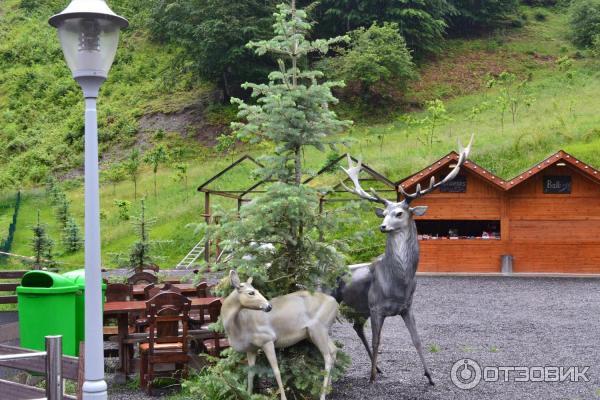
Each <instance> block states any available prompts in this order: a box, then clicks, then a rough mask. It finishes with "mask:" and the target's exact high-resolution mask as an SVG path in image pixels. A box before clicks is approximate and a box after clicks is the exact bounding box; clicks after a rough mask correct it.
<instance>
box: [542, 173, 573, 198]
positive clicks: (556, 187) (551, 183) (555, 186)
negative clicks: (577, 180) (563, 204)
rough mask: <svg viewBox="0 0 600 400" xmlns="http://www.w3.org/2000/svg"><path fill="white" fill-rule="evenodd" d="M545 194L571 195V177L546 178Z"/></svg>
mask: <svg viewBox="0 0 600 400" xmlns="http://www.w3.org/2000/svg"><path fill="white" fill-rule="evenodd" d="M544 193H555V194H569V193H571V177H570V176H544Z"/></svg>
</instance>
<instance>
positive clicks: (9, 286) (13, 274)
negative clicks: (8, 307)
mask: <svg viewBox="0 0 600 400" xmlns="http://www.w3.org/2000/svg"><path fill="white" fill-rule="evenodd" d="M26 272H27V271H0V292H12V293H14V292H15V290H16V289H17V286H19V282H16V280H19V281H20V280H21V278H23V275H25V273H26ZM7 280H12V282H3V281H7ZM16 303H17V296H16V295H15V294H12V295H9V296H6V295H2V294H0V304H16Z"/></svg>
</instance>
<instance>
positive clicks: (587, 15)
mask: <svg viewBox="0 0 600 400" xmlns="http://www.w3.org/2000/svg"><path fill="white" fill-rule="evenodd" d="M570 26H571V39H572V40H573V43H575V44H576V45H577V46H580V47H590V46H591V45H592V44H593V39H594V36H595V35H598V34H600V0H580V1H576V2H573V3H572V4H571V7H570Z"/></svg>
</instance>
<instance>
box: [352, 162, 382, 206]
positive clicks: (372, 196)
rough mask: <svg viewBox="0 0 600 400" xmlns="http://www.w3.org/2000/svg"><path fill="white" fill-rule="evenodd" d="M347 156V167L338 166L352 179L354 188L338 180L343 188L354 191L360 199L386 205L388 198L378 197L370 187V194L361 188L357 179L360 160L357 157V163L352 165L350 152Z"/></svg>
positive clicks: (360, 165)
mask: <svg viewBox="0 0 600 400" xmlns="http://www.w3.org/2000/svg"><path fill="white" fill-rule="evenodd" d="M347 156H348V169H346V168H344V167H341V166H340V168H342V169H343V170H344V172H345V173H346V175H348V177H349V178H350V180H352V183H353V184H354V189H350V188H349V187H348V186H346V185H345V184H344V182H343V181H340V183H341V184H342V186H343V187H344V189H346V190H347V191H349V192H350V193H354V194H355V195H357V196H358V197H360V198H361V199H365V200H369V201H374V202H376V203H381V204H384V205H386V206H387V205H388V204H389V203H390V201H389V200H386V199H384V198H382V197H380V196H379V195H378V194H377V192H376V191H375V190H374V189H372V188H371V189H370V190H371V194H369V193H367V192H365V191H364V190H363V188H362V187H361V186H360V181H359V179H358V175H359V174H360V170H361V168H362V160H360V159H359V160H358V164H356V165H352V158H351V157H350V154H347Z"/></svg>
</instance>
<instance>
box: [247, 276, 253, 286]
mask: <svg viewBox="0 0 600 400" xmlns="http://www.w3.org/2000/svg"><path fill="white" fill-rule="evenodd" d="M246 283H247V284H248V285H252V277H250V278H248V280H247V281H246Z"/></svg>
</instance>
